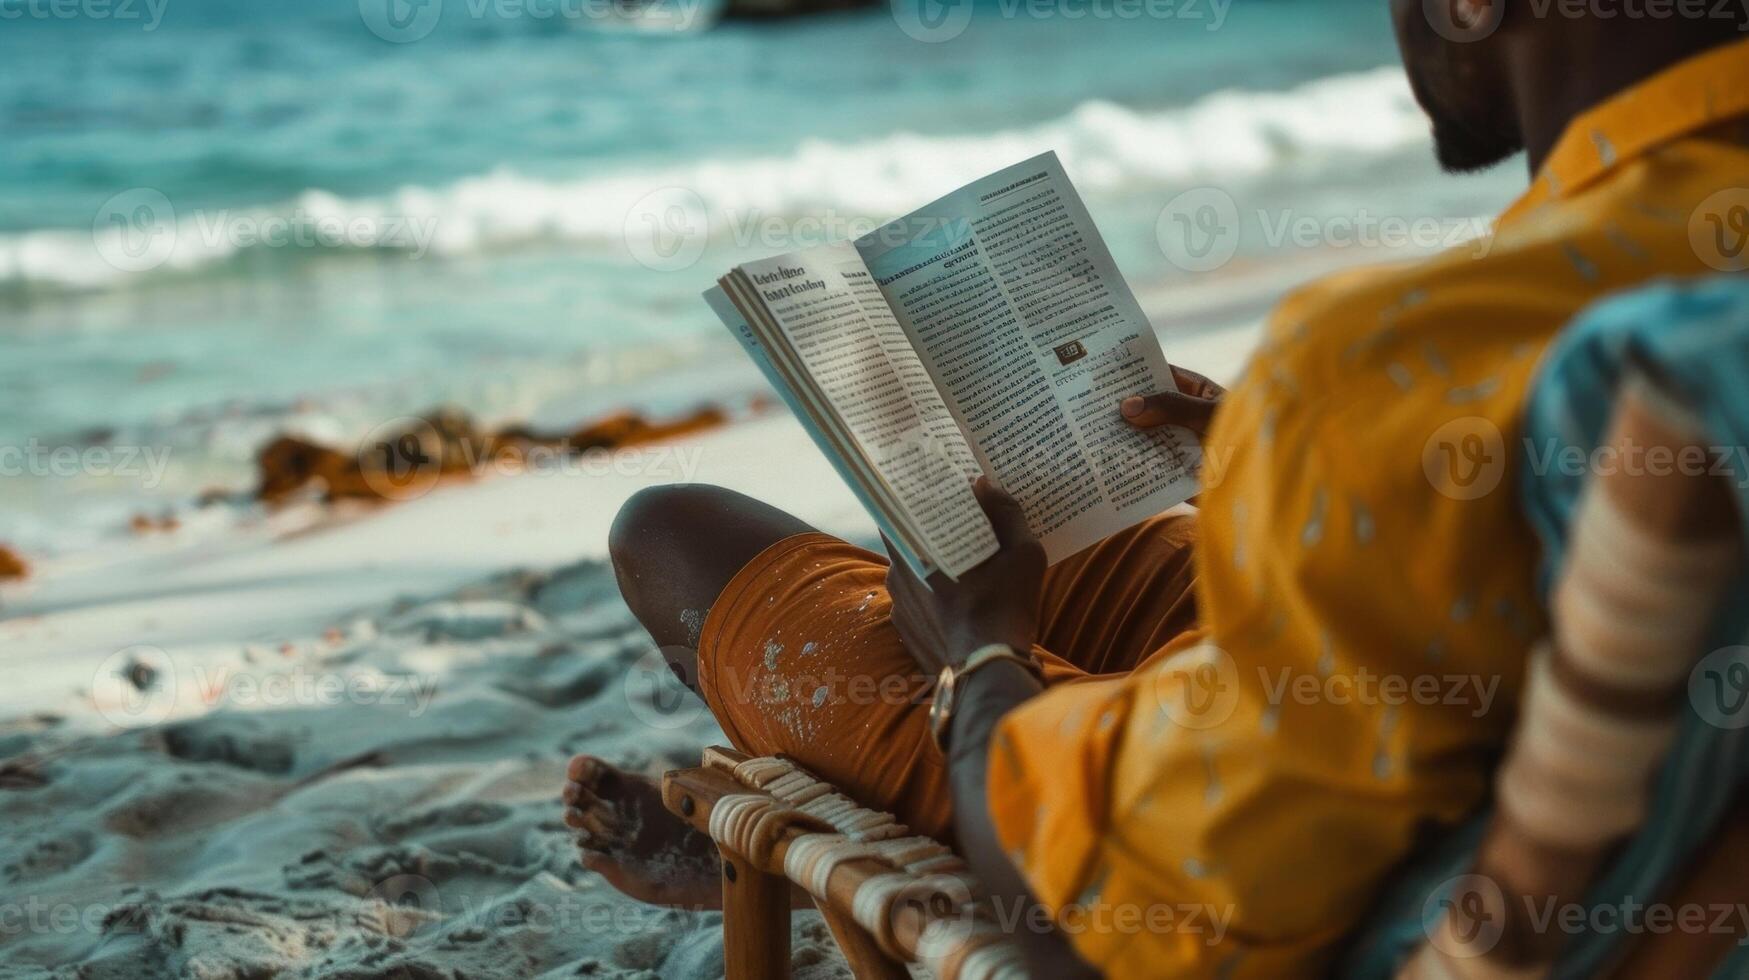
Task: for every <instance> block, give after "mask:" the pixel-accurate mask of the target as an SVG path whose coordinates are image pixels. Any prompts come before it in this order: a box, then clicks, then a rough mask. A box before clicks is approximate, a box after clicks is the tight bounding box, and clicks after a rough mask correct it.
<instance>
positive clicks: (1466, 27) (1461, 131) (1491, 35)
mask: <svg viewBox="0 0 1749 980" xmlns="http://www.w3.org/2000/svg"><path fill="white" fill-rule="evenodd" d="M1506 3H1507V0H1393V3H1392V15H1393V17H1394V18H1395V20H1396V26H1397V43H1398V44H1399V45H1401V47H1402V49H1403V65H1404V67H1405V68H1407V69H1408V72H1409V85H1410V87H1411V88H1412V89H1413V90H1414V92H1415V98H1416V100H1417V101H1419V102H1420V103H1421V107H1422V108H1423V109H1425V110H1427V114H1428V115H1429V116H1431V117H1432V119H1433V142H1434V153H1435V154H1436V155H1437V156H1438V157H1439V162H1440V165H1441V166H1443V167H1445V168H1446V169H1447V170H1451V171H1467V170H1480V169H1482V168H1484V167H1491V166H1493V165H1494V164H1496V163H1499V162H1500V161H1502V160H1505V159H1506V158H1507V157H1510V156H1512V155H1513V154H1514V153H1517V152H1518V151H1519V150H1521V149H1523V148H1524V136H1523V134H1522V133H1520V132H1519V127H1518V116H1517V114H1516V112H1515V111H1514V105H1513V98H1512V91H1511V83H1510V79H1509V77H1508V74H1507V70H1506V64H1507V63H1506V57H1505V55H1504V53H1503V51H1502V44H1503V39H1502V38H1500V37H1499V36H1498V31H1499V28H1500V22H1501V20H1502V18H1503V17H1504V14H1505V5H1506Z"/></svg>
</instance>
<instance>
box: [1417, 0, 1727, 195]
mask: <svg viewBox="0 0 1749 980" xmlns="http://www.w3.org/2000/svg"><path fill="white" fill-rule="evenodd" d="M1392 14H1393V16H1394V19H1395V20H1396V26H1397V41H1398V43H1399V44H1400V45H1401V46H1402V48H1403V64H1404V66H1405V67H1406V68H1407V69H1408V72H1409V84H1410V87H1411V88H1412V89H1414V91H1415V98H1416V99H1417V100H1419V101H1420V103H1421V106H1422V108H1424V109H1426V110H1427V114H1428V115H1429V116H1432V117H1433V139H1434V143H1435V150H1436V153H1437V154H1438V156H1439V162H1440V163H1441V164H1443V165H1444V166H1445V168H1446V169H1448V170H1454V171H1465V170H1480V169H1482V168H1484V167H1490V166H1493V165H1494V164H1496V163H1499V162H1500V161H1502V160H1504V159H1506V158H1507V157H1510V156H1512V155H1513V154H1514V153H1517V152H1518V151H1519V150H1523V149H1526V148H1527V147H1528V149H1529V150H1530V155H1531V163H1532V164H1533V165H1535V164H1536V163H1537V162H1538V160H1539V159H1540V157H1541V156H1542V154H1544V153H1546V152H1547V151H1548V149H1549V147H1550V146H1552V145H1553V143H1554V141H1555V140H1556V139H1557V138H1558V137H1559V136H1560V133H1561V131H1562V130H1563V129H1565V128H1566V125H1567V123H1568V121H1569V120H1571V119H1572V117H1573V116H1574V115H1576V114H1577V113H1579V112H1582V111H1584V110H1585V109H1587V108H1589V107H1590V106H1592V105H1594V104H1596V103H1597V102H1600V101H1602V100H1603V99H1606V98H1608V97H1609V96H1610V95H1613V94H1614V93H1616V92H1618V91H1620V90H1622V89H1624V88H1627V87H1629V86H1631V85H1633V84H1635V83H1636V82H1639V81H1641V80H1642V79H1644V78H1647V77H1649V76H1651V75H1653V74H1656V73H1657V72H1659V71H1661V70H1663V69H1665V68H1668V67H1669V66H1671V65H1673V64H1675V63H1676V62H1678V61H1681V60H1682V59H1684V58H1687V57H1689V56H1691V55H1694V54H1697V53H1699V52H1700V51H1703V50H1705V49H1706V48H1709V47H1712V46H1714V45H1718V44H1725V43H1729V42H1731V41H1735V40H1739V39H1741V38H1742V37H1744V33H1743V32H1744V30H1745V28H1749V24H1746V23H1744V21H1743V13H1742V8H1741V7H1740V5H1737V4H1731V5H1725V4H1718V3H1712V2H1708V0H1696V2H1687V0H1685V2H1681V3H1673V4H1666V5H1653V4H1645V3H1637V4H1629V3H1623V2H1622V0H1540V2H1539V0H1392Z"/></svg>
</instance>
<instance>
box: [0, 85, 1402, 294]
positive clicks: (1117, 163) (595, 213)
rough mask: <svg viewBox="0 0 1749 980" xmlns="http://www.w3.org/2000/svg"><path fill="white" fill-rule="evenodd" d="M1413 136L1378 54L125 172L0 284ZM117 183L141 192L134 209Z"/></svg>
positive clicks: (27, 248) (41, 237)
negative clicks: (984, 96)
mask: <svg viewBox="0 0 1749 980" xmlns="http://www.w3.org/2000/svg"><path fill="white" fill-rule="evenodd" d="M1426 139H1427V124H1426V121H1425V119H1424V117H1423V116H1422V114H1421V112H1420V111H1419V109H1418V108H1417V107H1416V105H1415V102H1414V99H1413V98H1412V96H1411V95H1410V92H1409V88H1408V85H1407V84H1406V81H1405V79H1404V76H1403V73H1402V71H1401V70H1400V69H1398V68H1394V67H1387V68H1378V69H1374V70H1370V71H1364V72H1357V73H1351V74H1344V75H1336V76H1331V77H1328V78H1322V79H1318V80H1315V81H1312V82H1308V83H1306V84H1303V85H1300V86H1298V87H1296V88H1293V89H1290V90H1286V91H1273V92H1259V91H1244V90H1225V91H1220V92H1215V93H1213V94H1210V95H1208V96H1206V97H1204V98H1202V99H1200V100H1198V101H1196V102H1194V103H1192V104H1190V105H1188V106H1181V107H1177V108H1172V109H1165V110H1158V111H1138V110H1134V109H1130V108H1126V107H1124V106H1120V105H1116V104H1114V103H1110V102H1104V101H1093V102H1086V103H1082V104H1081V105H1079V106H1077V107H1076V108H1075V109H1074V110H1072V111H1071V112H1069V113H1068V114H1067V115H1065V116H1062V117H1059V118H1057V119H1055V120H1051V121H1049V122H1046V123H1042V124H1038V125H1035V126H1031V127H1026V128H1019V129H1010V130H1002V131H997V132H990V133H979V134H969V135H965V136H942V135H919V134H913V133H903V132H901V133H894V134H891V135H888V136H884V137H881V138H879V139H874V140H865V141H857V142H831V141H825V140H804V141H802V142H801V143H800V144H798V145H797V146H796V147H795V149H794V150H792V151H791V152H789V153H787V154H784V155H772V156H758V157H744V158H734V159H707V160H702V161H699V162H696V163H692V164H686V165H677V166H667V167H657V168H652V169H647V170H642V171H623V170H622V171H620V172H617V173H608V174H602V175H591V176H587V177H580V178H577V179H574V180H552V179H539V178H535V177H530V176H526V175H523V174H520V173H518V172H516V171H515V170H514V169H512V168H509V167H501V168H498V169H495V170H493V171H491V172H489V173H485V174H481V175H477V176H473V177H468V178H464V179H461V180H458V181H455V182H453V183H451V184H449V185H447V186H442V187H419V186H408V187H403V188H400V189H398V190H395V191H393V192H390V193H387V194H384V195H380V196H374V197H357V198H342V197H338V196H335V195H333V194H330V193H328V192H326V191H322V190H318V189H312V190H309V191H306V192H304V193H303V194H300V195H298V196H297V197H296V198H294V199H293V200H290V201H284V202H278V203H275V204H270V205H264V206H259V207H251V208H238V209H229V210H213V209H201V208H199V207H198V206H195V205H191V206H188V207H184V206H182V205H181V204H180V203H179V202H174V201H169V200H168V199H166V198H164V197H163V195H161V194H157V192H156V191H152V190H151V189H149V188H140V189H134V190H130V191H126V192H124V193H122V194H120V195H117V197H116V198H115V199H112V202H116V203H112V205H108V206H106V211H111V212H114V213H100V214H98V215H96V216H95V219H94V222H93V226H92V227H91V228H90V229H40V230H33V231H27V232H21V233H13V234H8V235H0V287H6V286H13V287H22V288H28V289H30V290H32V291H46V292H57V291H67V290H70V291H81V290H93V289H105V288H113V287H117V286H126V285H131V284H135V283H138V282H141V281H143V280H147V279H150V278H151V277H154V276H160V275H164V274H166V273H169V274H176V273H182V274H188V273H192V272H197V271H200V270H207V269H211V268H213V267H216V266H220V265H222V264H223V263H225V262H227V261H229V260H232V259H234V258H235V257H236V256H237V255H238V254H239V253H240V252H244V251H262V250H268V251H277V252H284V253H291V252H298V251H308V250H311V249H322V250H330V251H352V252H362V253H369V252H377V251H382V250H389V251H397V252H406V253H411V254H417V255H423V254H436V255H466V254H474V253H480V252H486V251H490V250H493V249H498V248H506V247H516V246H525V245H529V244H539V243H542V242H557V243H566V244H575V245H581V246H585V247H587V246H600V247H602V248H605V249H615V248H617V249H620V250H623V249H625V248H626V245H625V242H626V239H627V237H628V234H630V233H632V232H635V231H640V230H642V229H641V228H640V223H641V222H643V221H646V220H661V219H662V216H663V215H664V214H668V213H671V212H670V211H669V209H671V208H673V207H675V206H680V207H682V210H683V212H685V213H684V214H683V215H682V217H683V218H684V219H685V220H687V221H690V222H694V223H697V222H700V221H702V222H703V225H702V227H703V228H705V229H706V230H707V231H708V235H709V236H711V237H714V238H726V237H731V236H735V235H737V234H740V235H745V234H746V229H747V228H748V227H749V226H750V225H751V224H752V223H755V222H758V221H763V220H767V219H771V218H777V219H793V218H796V217H799V216H804V215H816V216H817V215H818V214H820V213H821V212H822V211H830V212H831V213H833V214H835V215H837V216H838V219H839V220H842V221H843V222H844V229H843V230H844V231H845V232H846V233H855V232H857V231H860V230H867V227H868V225H869V223H871V222H875V221H879V220H884V219H885V218H889V217H892V216H894V215H896V214H898V213H901V212H903V211H905V210H908V209H910V208H913V207H915V206H917V205H918V204H919V203H920V202H923V201H926V200H929V199H931V198H933V197H935V196H938V195H940V194H942V193H945V192H947V191H949V190H952V189H953V188H954V187H956V186H959V185H960V184H962V183H965V182H966V181H969V180H971V179H973V178H976V177H978V176H981V175H983V174H985V173H988V172H990V171H992V170H996V169H999V168H1000V167H1003V166H1006V165H1008V164H1011V163H1013V162H1014V161H1016V160H1020V159H1024V158H1026V157H1028V156H1031V155H1033V154H1036V153H1039V152H1042V151H1044V150H1055V151H1056V152H1057V153H1058V155H1059V156H1060V157H1061V158H1062V161H1063V164H1064V167H1065V168H1066V169H1067V170H1068V171H1069V173H1070V175H1071V176H1072V177H1073V179H1074V180H1075V182H1076V184H1077V186H1078V187H1080V188H1081V189H1082V190H1083V191H1084V192H1085V193H1087V194H1088V195H1089V196H1090V197H1095V198H1097V197H1099V196H1101V195H1120V194H1126V193H1135V192H1138V191H1142V190H1147V189H1150V188H1158V189H1159V190H1161V191H1162V192H1167V193H1175V192H1176V191H1178V190H1182V189H1184V188H1186V187H1190V186H1195V185H1196V184H1197V183H1198V182H1199V181H1210V182H1215V181H1219V182H1223V183H1226V182H1232V181H1235V180H1257V179H1267V178H1269V177H1271V176H1272V175H1276V174H1283V175H1286V174H1290V173H1294V172H1304V171H1311V172H1314V173H1315V172H1317V171H1318V169H1319V168H1322V167H1327V166H1340V165H1343V163H1344V162H1345V161H1346V162H1348V163H1352V162H1353V160H1354V159H1355V158H1356V157H1360V158H1365V157H1369V156H1377V155H1383V154H1389V153H1393V152H1399V151H1402V150H1404V149H1406V148H1409V147H1415V146H1419V145H1421V144H1423V143H1424V142H1425V141H1426ZM135 198H140V199H142V200H145V201H147V202H148V203H149V204H150V205H151V206H149V207H148V208H147V210H145V211H141V210H139V207H138V203H137V202H136V201H135ZM1162 200H1164V196H1163V197H1162ZM129 222H133V225H132V226H129ZM169 231H173V232H174V234H173V235H171V236H169V237H166V236H165V235H164V234H163V232H169ZM828 231H830V229H828ZM129 235H132V236H134V237H133V238H132V239H129V238H128V237H127V236H129ZM154 235H155V237H152V236H154ZM124 246H132V247H129V248H124ZM152 249H156V251H153V250H152Z"/></svg>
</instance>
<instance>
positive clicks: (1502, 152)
mask: <svg viewBox="0 0 1749 980" xmlns="http://www.w3.org/2000/svg"><path fill="white" fill-rule="evenodd" d="M1522 149H1524V140H1523V139H1522V138H1521V137H1519V135H1518V134H1517V133H1516V132H1514V131H1511V130H1510V129H1507V128H1501V129H1497V130H1495V131H1493V132H1484V131H1482V130H1479V129H1477V128H1476V127H1472V126H1466V125H1463V124H1461V123H1458V122H1457V121H1456V120H1454V119H1452V118H1451V117H1449V116H1446V115H1443V114H1439V113H1435V114H1434V115H1433V155H1434V158H1435V159H1437V160H1438V161H1439V165H1440V167H1442V168H1443V169H1444V170H1445V171H1446V172H1447V173H1453V174H1465V173H1474V172H1475V171H1478V170H1487V169H1488V168H1489V167H1492V166H1494V165H1496V164H1498V163H1501V162H1503V161H1505V160H1508V159H1510V158H1511V157H1512V155H1513V154H1515V153H1517V152H1518V151H1520V150H1522Z"/></svg>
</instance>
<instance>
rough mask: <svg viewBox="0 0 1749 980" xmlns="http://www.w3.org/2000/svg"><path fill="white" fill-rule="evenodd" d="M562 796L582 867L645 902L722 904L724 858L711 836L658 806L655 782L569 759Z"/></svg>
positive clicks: (586, 759)
mask: <svg viewBox="0 0 1749 980" xmlns="http://www.w3.org/2000/svg"><path fill="white" fill-rule="evenodd" d="M567 775H568V776H569V777H570V779H569V780H568V781H567V782H566V783H565V789H564V792H563V793H562V794H561V795H562V797H563V799H564V801H565V823H566V824H567V825H568V826H570V827H572V828H574V829H575V830H576V831H577V849H578V851H579V853H580V855H581V859H582V862H583V866H584V867H585V868H588V869H589V870H590V871H594V872H596V873H598V874H600V875H601V876H602V877H603V878H606V879H607V883H608V884H610V885H612V886H613V887H614V888H616V889H618V890H619V891H621V892H623V893H624V894H626V895H629V896H630V897H632V898H635V899H637V900H638V901H640V902H647V903H649V904H651V905H665V906H669V907H671V908H687V909H706V908H710V909H720V908H722V907H723V886H722V859H721V858H719V857H718V855H717V847H716V844H714V843H712V842H711V839H710V837H709V836H707V835H705V834H701V833H699V832H698V831H696V830H693V829H692V828H691V827H689V826H687V825H686V823H685V821H683V820H681V819H680V818H679V817H677V816H675V815H674V814H672V813H669V812H668V808H667V807H665V806H663V805H662V789H661V787H660V786H658V785H657V784H656V782H655V780H652V779H650V778H649V777H647V776H640V775H638V774H636V773H629V772H626V771H624V770H622V769H617V768H615V767H613V766H610V765H608V764H607V763H605V762H603V761H601V760H600V759H597V758H596V757H594V756H592V755H580V756H577V757H576V758H574V759H572V760H571V766H570V769H569V770H568V772H567Z"/></svg>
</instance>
